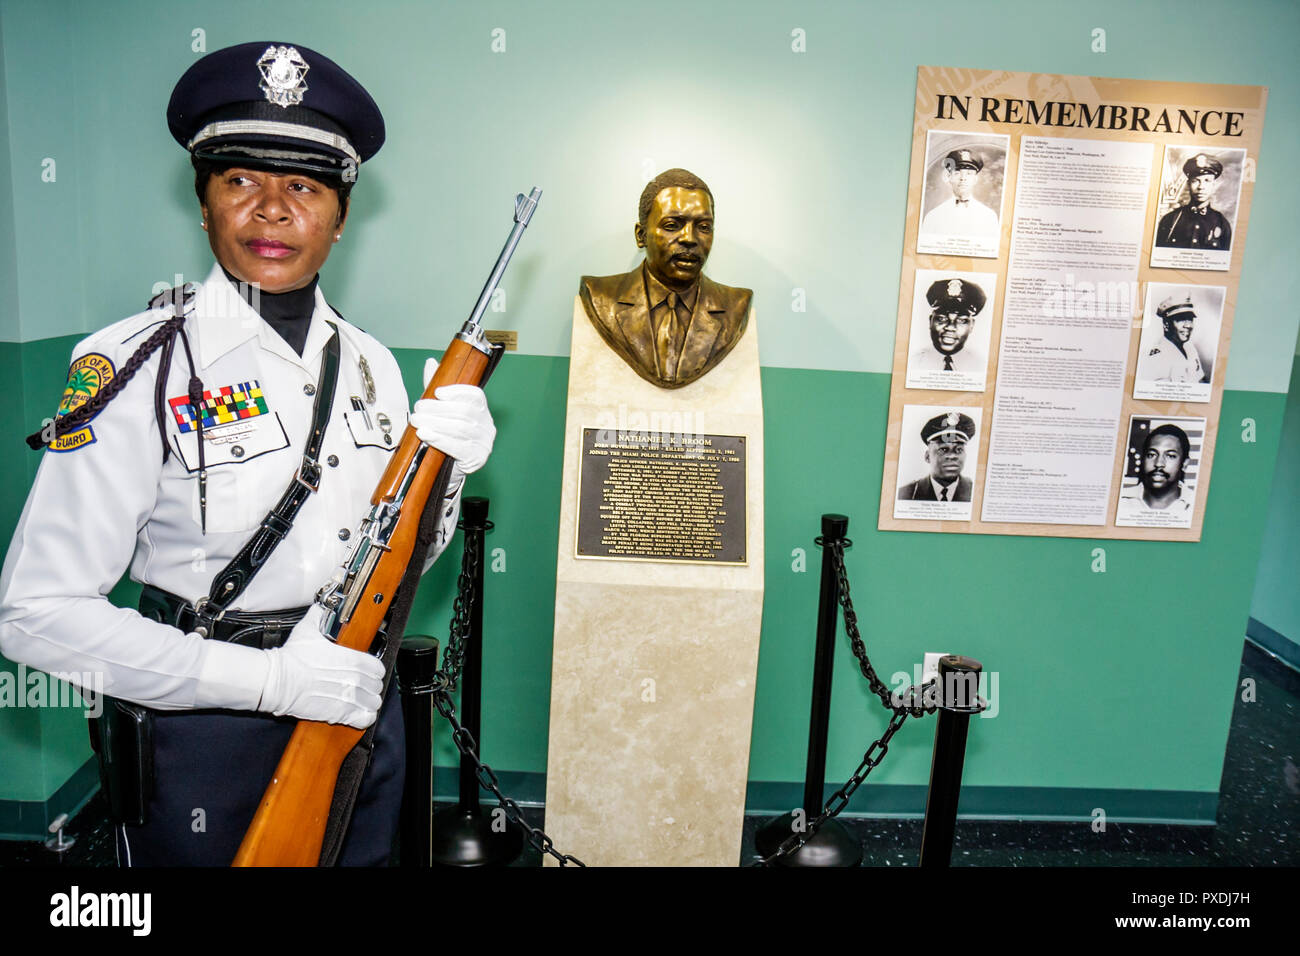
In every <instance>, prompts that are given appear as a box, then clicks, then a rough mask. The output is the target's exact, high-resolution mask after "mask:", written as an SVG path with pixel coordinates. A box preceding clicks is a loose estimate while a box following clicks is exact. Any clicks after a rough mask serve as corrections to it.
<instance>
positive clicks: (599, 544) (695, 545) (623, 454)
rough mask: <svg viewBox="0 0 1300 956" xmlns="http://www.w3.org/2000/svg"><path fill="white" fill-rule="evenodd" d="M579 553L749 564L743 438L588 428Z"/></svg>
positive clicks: (580, 492)
mask: <svg viewBox="0 0 1300 956" xmlns="http://www.w3.org/2000/svg"><path fill="white" fill-rule="evenodd" d="M578 557H582V558H636V559H640V560H643V561H707V562H714V563H719V564H744V563H746V557H745V439H744V438H743V437H739V436H734V435H677V434H671V433H668V432H646V431H618V430H614V429H600V428H584V429H583V432H582V467H581V469H580V478H579V485H578Z"/></svg>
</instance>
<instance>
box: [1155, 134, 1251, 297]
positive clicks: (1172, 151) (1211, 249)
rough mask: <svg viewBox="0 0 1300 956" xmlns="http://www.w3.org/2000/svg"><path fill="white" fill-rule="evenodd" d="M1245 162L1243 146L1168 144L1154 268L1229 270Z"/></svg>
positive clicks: (1162, 182)
mask: <svg viewBox="0 0 1300 956" xmlns="http://www.w3.org/2000/svg"><path fill="white" fill-rule="evenodd" d="M1245 162H1246V151H1245V150H1244V149H1223V148H1220V147H1202V146H1166V147H1165V160H1164V168H1163V170H1162V172H1161V178H1160V198H1159V202H1158V203H1157V204H1156V227H1155V235H1154V237H1153V239H1152V244H1151V265H1152V267H1153V268H1167V269H1211V270H1217V271H1220V272H1226V271H1227V270H1228V268H1229V266H1230V265H1231V262H1232V239H1233V235H1234V233H1235V230H1236V228H1237V205H1238V203H1239V201H1240V199H1241V177H1242V173H1243V171H1244V169H1245Z"/></svg>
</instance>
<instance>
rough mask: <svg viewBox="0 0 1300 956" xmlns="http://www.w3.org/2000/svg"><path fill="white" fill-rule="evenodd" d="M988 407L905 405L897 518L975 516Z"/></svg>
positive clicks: (965, 517)
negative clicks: (982, 431)
mask: <svg viewBox="0 0 1300 956" xmlns="http://www.w3.org/2000/svg"><path fill="white" fill-rule="evenodd" d="M982 414H983V409H982V408H978V407H976V408H960V407H944V406H942V405H904V406H903V422H902V433H901V435H900V438H899V442H898V484H897V492H896V495H895V499H896V500H895V502H894V517H895V518H925V519H930V520H935V521H969V520H970V517H971V499H972V497H973V495H974V491H975V467H976V464H977V462H978V461H979V437H980V419H981V417H982Z"/></svg>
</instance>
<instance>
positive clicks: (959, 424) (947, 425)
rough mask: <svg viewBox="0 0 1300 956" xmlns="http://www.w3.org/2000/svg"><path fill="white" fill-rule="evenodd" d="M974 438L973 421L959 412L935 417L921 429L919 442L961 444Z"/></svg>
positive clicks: (945, 413)
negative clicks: (955, 442)
mask: <svg viewBox="0 0 1300 956" xmlns="http://www.w3.org/2000/svg"><path fill="white" fill-rule="evenodd" d="M974 437H975V419H973V418H971V417H970V416H969V415H963V414H961V413H959V412H944V413H943V414H942V415H935V416H934V418H932V419H930V420H929V421H928V422H926V423H925V427H924V428H922V429H921V441H923V442H925V444H927V445H928V444H929V443H930V442H932V441H959V442H961V443H962V444H965V443H966V442H968V441H970V440H971V439H972V438H974Z"/></svg>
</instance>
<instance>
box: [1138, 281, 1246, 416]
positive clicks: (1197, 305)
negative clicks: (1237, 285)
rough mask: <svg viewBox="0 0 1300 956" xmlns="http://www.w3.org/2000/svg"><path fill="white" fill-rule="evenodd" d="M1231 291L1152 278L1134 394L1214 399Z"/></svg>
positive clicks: (1186, 399) (1177, 399)
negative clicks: (1221, 332)
mask: <svg viewBox="0 0 1300 956" xmlns="http://www.w3.org/2000/svg"><path fill="white" fill-rule="evenodd" d="M1226 296H1227V289H1226V288H1225V287H1223V286H1189V285H1176V284H1170V283H1166V282H1149V283H1147V297H1146V304H1145V306H1144V308H1143V312H1142V337H1141V339H1140V341H1139V343H1138V360H1137V374H1136V375H1135V376H1134V381H1133V397H1134V398H1148V399H1158V400H1161V401H1169V402H1208V401H1209V400H1210V397H1211V386H1210V382H1211V380H1212V379H1213V377H1214V363H1215V360H1216V357H1217V354H1218V350H1219V330H1220V328H1221V326H1222V324H1223V301H1224V298H1225V297H1226Z"/></svg>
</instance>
